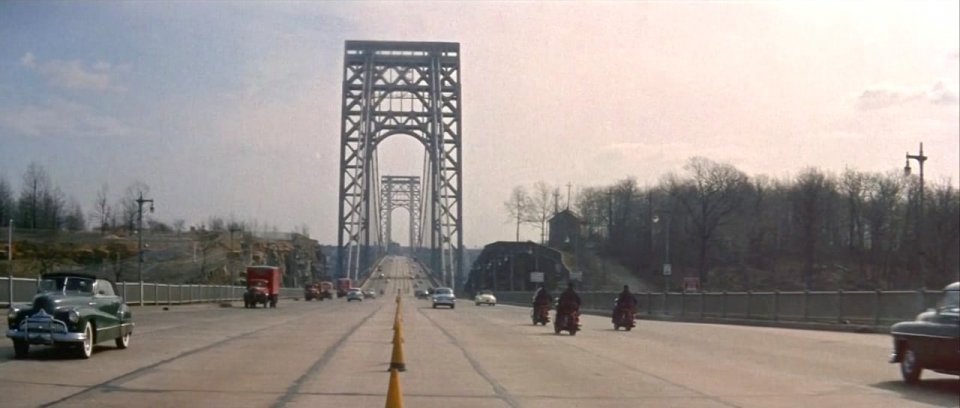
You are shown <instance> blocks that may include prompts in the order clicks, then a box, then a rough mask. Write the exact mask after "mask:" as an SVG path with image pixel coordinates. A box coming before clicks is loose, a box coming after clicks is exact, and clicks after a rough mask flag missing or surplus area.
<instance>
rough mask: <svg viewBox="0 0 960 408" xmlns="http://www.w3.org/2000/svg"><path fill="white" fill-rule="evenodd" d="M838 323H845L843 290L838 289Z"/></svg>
mask: <svg viewBox="0 0 960 408" xmlns="http://www.w3.org/2000/svg"><path fill="white" fill-rule="evenodd" d="M837 323H843V289H837Z"/></svg>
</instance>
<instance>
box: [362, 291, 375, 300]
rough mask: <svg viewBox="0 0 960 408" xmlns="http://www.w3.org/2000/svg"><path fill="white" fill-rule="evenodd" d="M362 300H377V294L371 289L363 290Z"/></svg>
mask: <svg viewBox="0 0 960 408" xmlns="http://www.w3.org/2000/svg"><path fill="white" fill-rule="evenodd" d="M363 298H364V299H376V298H377V292H376V291H375V290H373V289H368V290H365V291H363Z"/></svg>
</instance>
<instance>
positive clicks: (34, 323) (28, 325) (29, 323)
mask: <svg viewBox="0 0 960 408" xmlns="http://www.w3.org/2000/svg"><path fill="white" fill-rule="evenodd" d="M20 330H25V331H28V332H34V333H66V332H67V324H66V323H64V322H62V321H60V320H57V319H54V318H53V316H50V315H48V314H46V313H44V312H43V311H41V312H40V313H38V314H36V315H33V316H31V317H29V318H27V319H25V320H24V321H23V322H21V323H20Z"/></svg>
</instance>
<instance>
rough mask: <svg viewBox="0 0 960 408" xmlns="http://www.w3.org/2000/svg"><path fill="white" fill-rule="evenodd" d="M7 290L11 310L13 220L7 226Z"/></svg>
mask: <svg viewBox="0 0 960 408" xmlns="http://www.w3.org/2000/svg"><path fill="white" fill-rule="evenodd" d="M7 289H8V291H9V293H8V295H10V297H9V298H8V299H9V300H10V305H9V308H10V309H13V218H11V219H10V223H9V224H7Z"/></svg>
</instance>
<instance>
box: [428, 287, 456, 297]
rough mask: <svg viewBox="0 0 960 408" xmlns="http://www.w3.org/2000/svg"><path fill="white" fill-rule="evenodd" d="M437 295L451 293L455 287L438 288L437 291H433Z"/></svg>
mask: <svg viewBox="0 0 960 408" xmlns="http://www.w3.org/2000/svg"><path fill="white" fill-rule="evenodd" d="M433 293H435V294H437V295H451V294H453V289H450V288H438V289H437V291H436V292H433Z"/></svg>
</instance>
